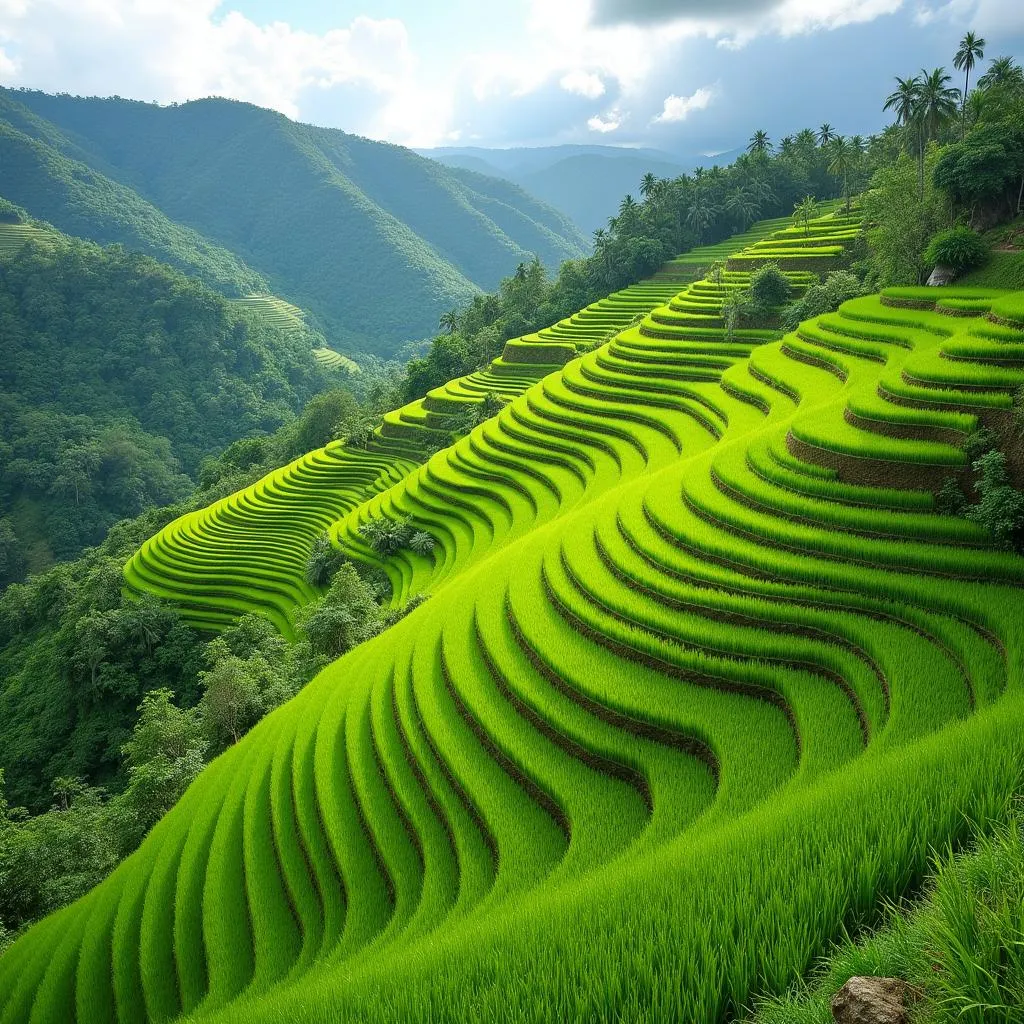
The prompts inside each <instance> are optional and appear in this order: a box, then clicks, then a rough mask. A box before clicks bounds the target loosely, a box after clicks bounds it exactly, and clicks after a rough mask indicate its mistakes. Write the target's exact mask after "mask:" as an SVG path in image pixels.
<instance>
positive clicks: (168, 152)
mask: <svg viewBox="0 0 1024 1024" xmlns="http://www.w3.org/2000/svg"><path fill="white" fill-rule="evenodd" d="M17 99H18V101H19V102H20V104H21V105H22V106H24V107H31V109H32V111H33V112H34V115H35V116H36V117H37V118H38V119H46V122H45V123H46V126H47V128H46V131H47V133H48V135H49V136H50V137H51V139H53V137H54V136H56V138H55V139H53V141H52V143H51V144H52V145H53V146H55V147H58V148H60V149H61V151H62V152H68V151H71V152H73V153H74V154H75V156H76V158H78V159H86V160H87V161H88V162H89V163H90V164H91V165H92V166H95V167H98V168H103V169H105V173H107V174H108V175H110V176H113V177H115V178H116V179H117V180H118V182H120V183H121V184H122V185H123V186H126V187H129V188H131V189H133V190H135V192H137V193H138V194H139V195H142V196H144V197H145V199H146V200H147V201H148V202H150V203H152V204H154V206H156V207H158V208H159V209H160V210H161V211H163V212H164V213H166V214H167V215H168V216H169V217H172V218H174V219H175V220H176V221H178V222H180V223H182V224H187V225H189V226H190V227H191V228H193V229H195V230H196V231H199V232H202V234H203V235H204V236H205V237H207V238H210V239H214V240H216V242H217V243H218V244H219V245H222V246H224V247H226V248H228V249H230V250H231V251H232V252H236V253H238V254H239V255H240V256H241V257H242V258H243V259H245V260H246V261H247V262H248V263H249V265H251V266H253V267H255V268H256V269H257V270H258V271H259V272H260V273H261V274H262V275H263V276H264V278H265V279H266V281H267V282H268V283H269V285H270V286H271V289H272V290H273V291H275V292H277V293H278V294H282V295H284V296H285V297H286V298H288V299H289V300H291V301H293V302H296V303H298V304H300V305H302V306H303V307H305V308H308V309H309V310H310V311H311V312H313V313H314V314H316V316H317V319H318V321H319V322H320V323H321V324H322V325H323V326H324V327H326V328H327V329H328V330H329V331H330V332H331V335H332V337H337V338H339V339H340V340H341V341H343V342H344V343H345V344H346V345H347V346H349V347H351V348H356V349H358V350H363V351H369V350H374V351H378V352H384V351H388V350H391V349H393V348H394V346H395V344H396V343H397V342H401V341H405V340H409V338H415V337H424V336H427V335H428V334H430V333H431V332H432V331H433V330H434V329H435V327H436V324H437V319H438V316H439V315H440V314H441V313H442V312H444V311H445V310H447V309H450V308H452V307H453V306H457V305H459V304H460V303H463V302H465V301H466V300H467V299H468V298H469V297H471V296H472V295H473V294H474V293H475V292H476V290H477V288H493V287H495V286H496V285H497V284H498V282H499V280H500V279H501V278H502V277H504V276H506V275H508V274H509V273H511V272H512V270H514V268H515V266H516V264H517V263H518V262H520V261H521V260H524V259H529V258H530V256H531V254H533V253H537V254H538V255H539V256H540V257H541V259H542V260H543V261H544V262H545V263H547V264H548V265H549V266H552V267H553V266H555V265H557V264H558V263H559V262H560V261H561V260H562V259H565V258H567V257H570V256H575V255H579V254H580V253H581V252H582V249H583V246H584V242H583V240H582V239H581V238H580V236H579V234H578V233H577V232H576V230H575V229H574V228H573V227H572V226H571V225H570V224H569V223H568V222H567V221H565V220H564V218H560V217H558V215H557V214H555V213H554V211H551V210H548V209H546V208H545V207H543V205H542V204H539V203H537V202H536V200H533V199H531V198H530V197H527V196H525V194H523V193H520V192H518V190H514V189H508V188H505V187H504V186H502V185H499V184H497V183H469V182H466V181H464V180H462V179H460V178H459V177H457V176H456V175H454V174H452V173H450V172H449V171H448V170H447V169H446V168H443V167H441V166H440V165H438V164H436V163H434V162H433V161H430V160H426V159H424V158H421V157H419V156H416V155H415V154H414V153H412V152H411V151H409V150H405V149H402V148H401V147H397V146H388V145H384V144H381V143H375V142H370V141H368V140H364V139H360V138H358V137H355V136H351V135H346V134H345V133H343V132H339V131H335V130H329V129H319V128H313V127H311V126H308V125H301V124H296V123H294V122H291V121H289V120H288V119H286V118H284V117H283V116H281V115H279V114H276V113H274V112H272V111H268V110H261V109H260V108H257V107H252V106H250V105H247V104H241V103H233V102H229V101H226V100H205V101H200V102H196V103H189V104H185V105H182V106H179V107H175V108H158V107H155V106H152V105H147V104H141V103H128V102H123V101H113V100H110V101H104V100H84V99H72V98H70V97H54V96H47V95H45V94H42V93H25V94H17ZM9 102H13V100H10V99H9ZM23 205H28V206H29V208H30V210H31V205H30V204H27V203H25V204H23ZM32 212H36V211H34V210H32ZM49 219H51V220H54V221H55V222H56V223H58V224H59V220H58V219H57V218H55V217H53V216H50V217H49ZM395 282H401V285H402V302H401V303H400V304H398V305H396V304H395V302H394V287H395ZM246 290H248V291H257V290H265V289H261V288H257V287H253V288H249V289H246Z"/></svg>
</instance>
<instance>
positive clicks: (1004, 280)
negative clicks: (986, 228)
mask: <svg viewBox="0 0 1024 1024" xmlns="http://www.w3.org/2000/svg"><path fill="white" fill-rule="evenodd" d="M960 284H962V285H963V286H964V287H981V288H1007V289H1011V290H1013V289H1022V288H1024V252H994V253H992V255H991V256H990V257H989V260H988V263H986V264H985V266H983V267H979V268H978V269H977V270H972V271H971V272H970V273H968V274H964V276H963V277H962V278H960Z"/></svg>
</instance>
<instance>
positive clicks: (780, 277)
mask: <svg viewBox="0 0 1024 1024" xmlns="http://www.w3.org/2000/svg"><path fill="white" fill-rule="evenodd" d="M792 292H793V289H792V287H791V286H790V283H789V280H788V279H787V277H786V275H785V274H784V273H783V272H782V271H781V270H780V269H779V265H778V263H766V264H765V265H764V266H763V267H758V269H757V270H755V271H754V273H753V274H752V275H751V277H750V297H751V299H752V300H753V302H754V304H755V306H757V307H758V308H759V309H761V310H764V311H767V310H770V309H774V308H775V307H776V306H781V305H782V304H783V303H784V302H787V301H788V300H789V297H790V295H791V294H792Z"/></svg>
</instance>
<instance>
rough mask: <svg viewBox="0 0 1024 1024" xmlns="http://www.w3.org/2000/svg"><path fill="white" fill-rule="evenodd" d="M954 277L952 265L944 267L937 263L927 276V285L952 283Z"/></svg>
mask: <svg viewBox="0 0 1024 1024" xmlns="http://www.w3.org/2000/svg"><path fill="white" fill-rule="evenodd" d="M955 278H956V271H955V270H954V269H953V268H952V267H944V266H943V265H942V264H941V263H937V264H936V265H935V269H934V270H933V271H932V272H931V276H930V277H929V278H928V287H929V288H935V287H937V286H939V285H944V284H952V283H953V281H954V280H955Z"/></svg>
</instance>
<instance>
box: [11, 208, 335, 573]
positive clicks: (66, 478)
mask: <svg viewBox="0 0 1024 1024" xmlns="http://www.w3.org/2000/svg"><path fill="white" fill-rule="evenodd" d="M18 219H19V213H18V212H17V211H16V210H15V209H13V208H12V207H11V206H10V204H6V203H3V201H2V200H0V221H2V223H0V242H4V241H5V240H6V239H7V236H8V235H11V236H13V237H14V238H15V239H18V240H20V239H21V238H22V237H24V236H23V235H22V234H21V233H19V229H22V230H23V229H24V228H25V227H26V225H24V224H12V221H16V220H18ZM3 248H4V247H3V246H0V249H3ZM7 249H8V251H6V252H0V338H2V339H3V359H2V360H0V586H2V585H3V584H4V583H6V582H9V581H10V580H12V579H18V578H20V577H21V576H22V575H23V574H24V573H25V571H26V570H28V571H38V570H40V569H43V568H45V567H46V566H47V565H49V563H50V562H52V561H53V559H54V558H58V559H64V558H70V557H73V556H74V555H76V554H77V553H78V552H79V551H81V549H82V548H83V547H84V546H87V545H90V544H96V543H98V542H99V541H100V540H102V538H103V537H104V535H105V534H106V532H107V530H108V529H109V528H110V527H111V526H112V525H113V524H114V523H116V522H117V521H118V520H120V519H122V518H124V517H125V516H132V515H138V514H139V513H140V512H142V511H143V510H144V509H145V508H148V507H150V506H152V505H154V504H166V503H168V502H171V501H174V500H176V499H178V498H180V497H182V496H183V495H184V494H187V493H188V492H189V491H190V490H191V488H192V481H191V479H190V475H194V474H195V473H196V471H197V470H198V467H199V464H200V461H201V460H202V459H203V457H204V456H206V455H209V454H211V453H213V452H215V451H217V450H219V449H221V448H223V447H224V446H225V445H227V444H229V443H230V442H231V441H233V440H235V439H236V438H239V437H242V436H245V435H247V434H251V433H260V432H265V431H271V430H274V429H276V428H277V427H279V426H281V425H282V424H283V423H286V422H288V421H289V420H291V419H292V417H293V415H294V413H295V411H296V410H297V409H298V408H300V407H301V405H302V404H303V403H304V402H305V401H306V400H307V399H308V398H309V397H310V396H311V395H312V394H313V393H314V392H316V391H317V390H319V389H320V388H322V387H323V386H324V384H325V382H326V380H327V377H326V376H325V374H324V372H323V371H321V370H320V369H318V368H317V366H316V363H315V360H314V358H313V355H312V351H313V348H314V345H315V343H316V336H315V335H314V334H313V333H312V332H310V331H308V330H306V329H305V328H302V327H301V326H300V327H298V328H295V327H292V328H290V329H282V328H281V327H278V326H276V325H274V324H273V323H271V322H270V321H269V320H268V319H267V318H265V317H263V316H261V315H260V314H259V313H258V312H255V311H251V310H249V309H246V308H243V307H242V306H240V305H238V304H235V303H232V302H230V301H229V300H228V299H226V298H224V297H223V296H222V295H220V294H218V293H217V292H215V291H213V290H212V289H210V288H208V287H206V286H205V285H203V284H202V283H200V282H199V281H197V280H195V279H194V278H189V277H186V276H185V275H184V274H182V273H180V272H179V271H177V270H174V269H172V268H170V267H168V266H166V265H164V264H161V263H158V262H157V261H156V260H154V259H152V258H151V257H148V256H143V255H141V254H138V253H129V252H127V251H125V250H124V249H123V248H122V247H120V246H110V247H108V248H101V247H100V246H98V245H96V244H94V243H92V242H87V241H83V240H81V239H75V238H70V237H68V236H66V235H62V234H61V233H59V232H57V231H54V230H49V229H46V228H42V229H38V228H37V229H36V230H34V231H31V232H29V235H28V240H27V241H25V242H23V243H22V244H20V245H19V246H18V247H17V249H15V248H14V246H13V245H11V246H8V247H7Z"/></svg>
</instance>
